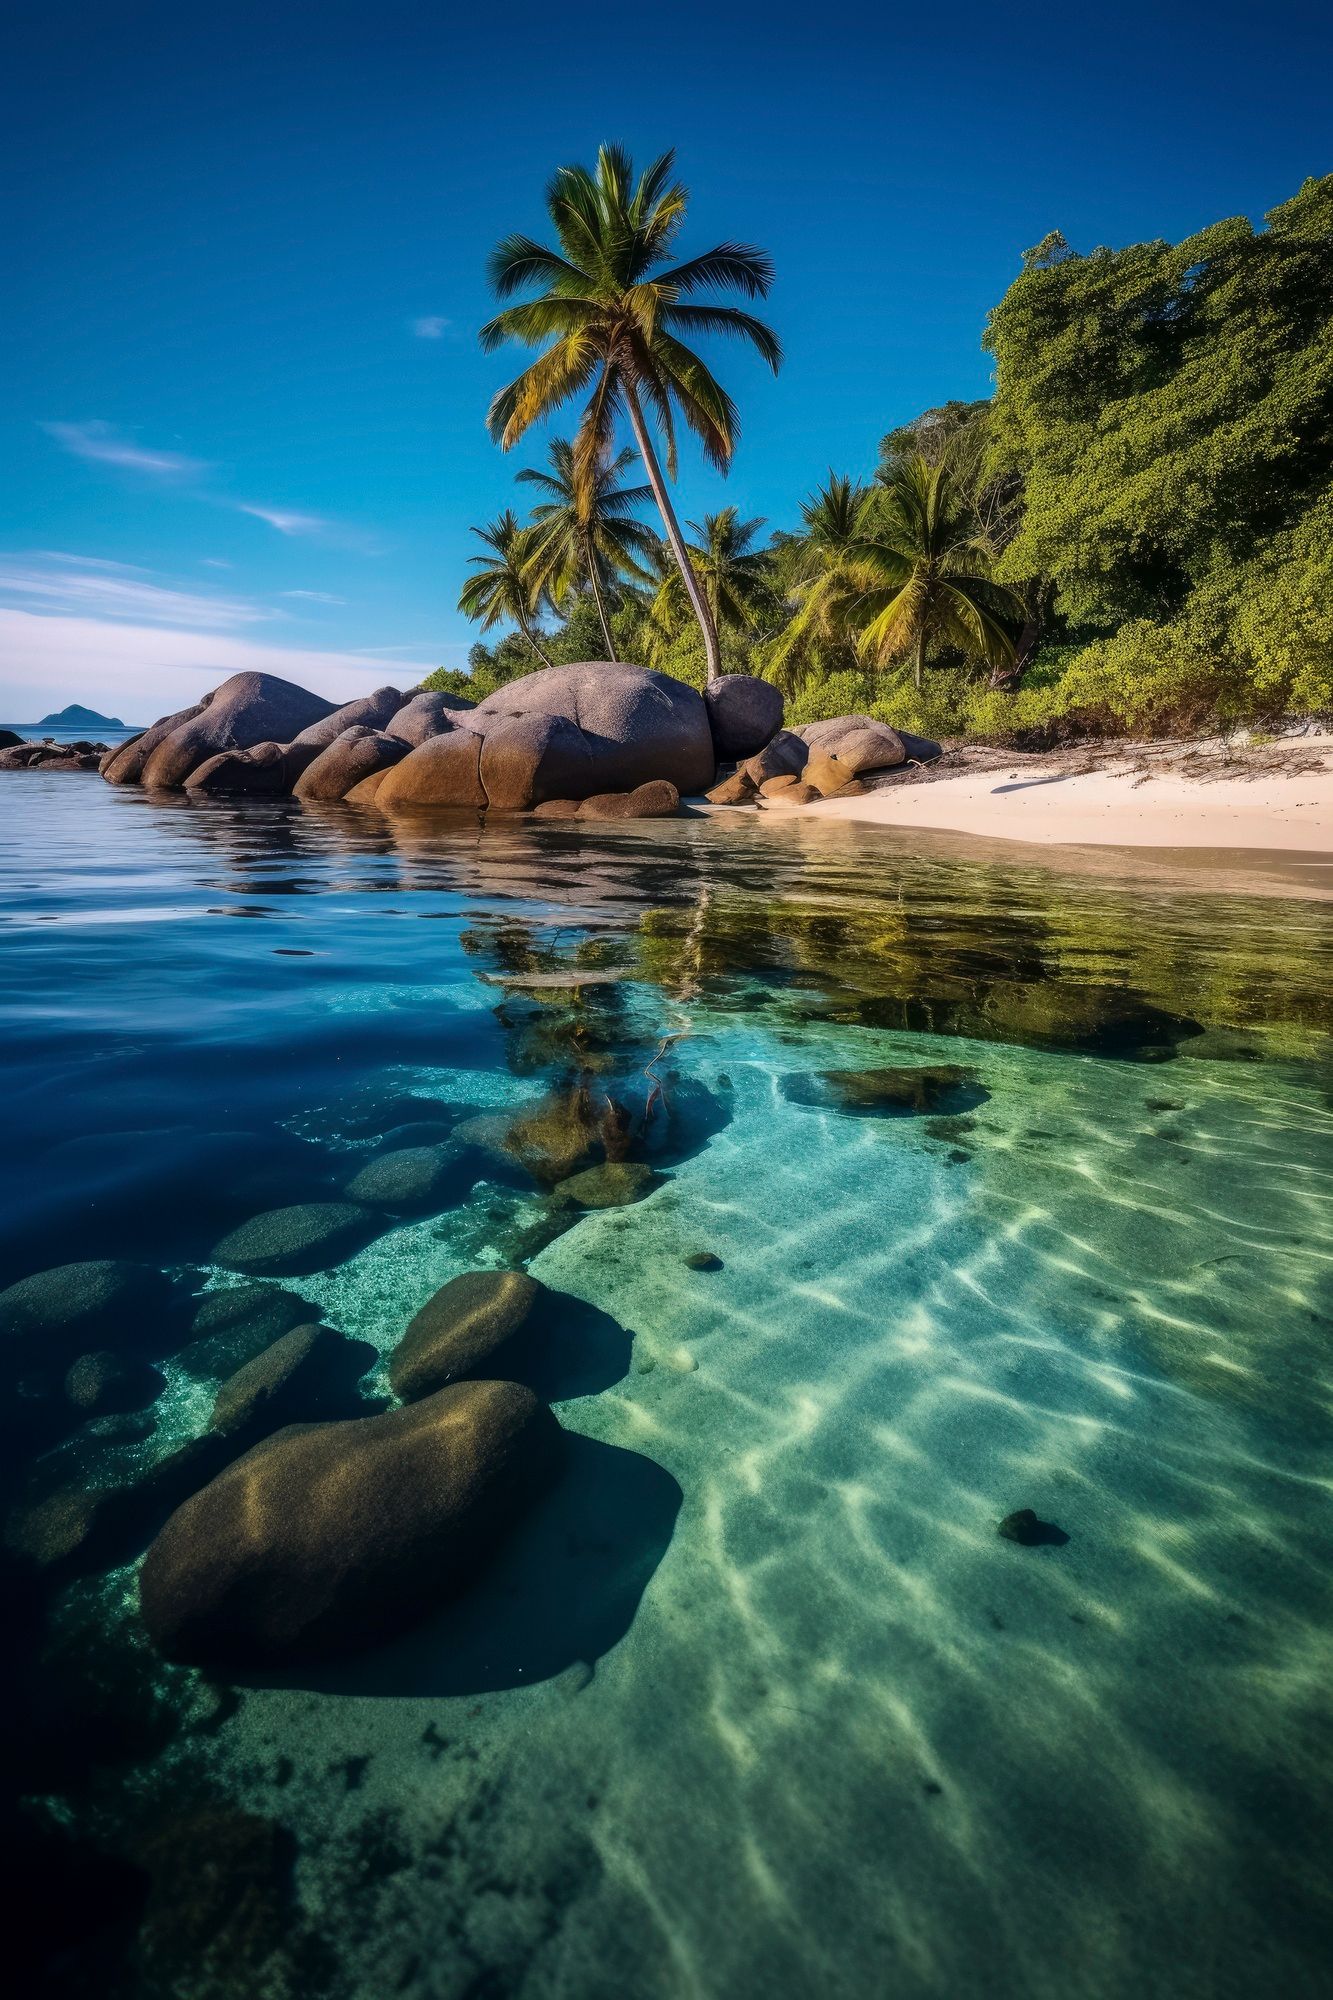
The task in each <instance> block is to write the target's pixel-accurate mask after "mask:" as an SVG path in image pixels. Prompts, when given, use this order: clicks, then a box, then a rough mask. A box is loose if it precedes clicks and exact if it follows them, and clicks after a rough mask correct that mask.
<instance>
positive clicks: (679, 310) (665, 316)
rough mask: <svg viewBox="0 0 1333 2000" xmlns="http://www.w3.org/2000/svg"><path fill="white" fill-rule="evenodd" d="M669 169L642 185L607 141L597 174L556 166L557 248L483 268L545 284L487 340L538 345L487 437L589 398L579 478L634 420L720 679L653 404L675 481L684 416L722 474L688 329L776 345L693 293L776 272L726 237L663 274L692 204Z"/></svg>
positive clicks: (505, 285)
mask: <svg viewBox="0 0 1333 2000" xmlns="http://www.w3.org/2000/svg"><path fill="white" fill-rule="evenodd" d="M674 164H675V155H674V154H673V153H664V154H663V155H662V157H661V158H660V159H658V160H654V162H653V164H652V165H651V166H650V167H649V168H648V169H647V170H646V172H644V173H643V174H642V175H640V177H639V179H638V180H637V182H636V181H635V179H634V166H633V162H632V161H631V159H630V157H629V155H628V154H627V153H626V152H625V151H624V150H623V148H621V147H619V146H603V147H602V148H601V150H600V151H599V153H598V155H597V169H596V172H595V173H590V172H589V171H588V169H587V168H586V167H561V168H560V169H559V171H558V172H557V173H556V174H555V176H554V178H553V179H552V181H551V183H550V186H549V187H548V189H547V193H546V206H547V211H548V213H549V214H550V217H551V222H552V224H553V226H554V229H555V234H556V239H557V242H558V244H559V248H558V249H552V248H549V247H548V246H547V245H546V244H543V243H537V242H535V241H534V240H533V239H532V238H531V237H528V236H507V237H505V239H504V240H503V242H501V243H499V244H497V246H496V248H495V250H494V251H493V253H492V255H491V260H490V266H489V273H490V280H491V284H492V286H493V287H494V289H495V292H496V294H497V296H498V297H500V298H502V299H506V298H509V297H511V296H512V295H513V294H514V293H515V292H518V291H521V290H522V289H523V288H524V287H525V286H528V285H540V286H542V287H543V289H542V290H541V291H540V293H539V294H538V296H537V297H535V298H532V299H528V300H526V301H525V302H524V303H522V304H519V305H512V306H506V307H505V308H504V310H503V311H501V312H499V313H497V314H496V316H495V318H494V319H492V320H490V321H488V323H487V324H486V325H485V326H484V327H483V328H482V329H481V336H480V337H481V344H482V346H483V347H484V348H485V349H486V350H487V352H490V351H491V350H492V349H494V348H497V347H500V346H501V345H503V343H504V342H505V341H506V340H520V341H523V342H524V343H525V344H526V345H527V346H529V347H541V348H543V349H544V352H543V353H542V354H540V355H539V356H538V358H537V360H535V361H534V362H532V363H531V365H530V366H529V367H527V368H525V369H524V371H523V373H522V374H521V375H519V376H518V377H517V378H516V379H515V380H514V381H513V382H511V383H510V384H509V386H508V388H505V389H502V390H501V391H500V392H499V394H498V395H497V396H496V397H495V399H494V401H493V402H492V404H491V408H490V414H489V417H488V423H489V425H490V430H491V435H492V436H493V437H494V438H496V439H497V440H498V441H499V443H500V444H501V446H502V447H503V448H504V449H505V450H506V451H508V450H509V448H510V446H511V445H514V444H516V443H517V442H518V440H519V438H521V437H522V436H523V433H524V432H525V431H526V430H527V429H528V428H529V426H530V425H531V424H533V423H536V422H537V421H538V420H539V419H540V418H543V417H546V416H549V415H550V413H551V412H552V411H553V410H556V409H558V408H559V407H560V406H561V405H562V404H563V403H566V402H567V401H568V400H569V398H570V397H571V396H582V395H584V394H585V393H586V394H587V395H588V396H589V401H588V403H587V406H586V408H585V410H584V414H583V418H582V422H581V423H580V426H579V432H578V436H577V439H576V444H575V456H576V470H577V473H578V476H579V478H580V479H588V478H589V477H590V474H591V469H592V468H593V467H594V466H595V465H596V463H597V461H598V459H599V458H600V457H602V456H604V455H605V454H606V453H607V451H608V450H609V447H610V444H611V440H612V436H613V434H614V428H615V422H616V419H617V417H618V416H619V415H620V414H621V412H622V411H623V413H624V415H625V416H626V417H627V418H628V419H629V424H630V428H631V429H632V431H633V433H634V441H635V444H636V445H637V446H638V451H639V456H640V458H641V459H642V460H643V466H644V471H645V472H646V473H647V475H648V483H649V485H650V486H651V487H652V489H653V496H654V498H655V499H656V501H657V505H658V508H659V509H660V511H661V515H662V523H663V526H664V527H665V529H666V534H667V539H668V541H669V542H670V543H671V547H672V551H673V553H674V554H675V558H676V562H677V564H678V566H679V568H680V574H681V580H682V582H683V584H684V587H685V590H686V593H687V595H688V597H689V600H690V604H691V606H692V608H693V611H694V615H695V617H696V618H697V619H698V621H699V627H700V630H701V631H702V633H703V636H704V650H705V654H706V656H707V660H708V671H709V673H710V674H715V673H717V672H718V671H719V670H720V668H721V656H720V653H719V648H718V639H717V633H716V631H715V630H714V627H713V621H712V618H711V616H710V614H709V608H708V604H707V601H706V599H705V597H704V594H703V592H702V590H701V589H700V587H699V584H698V581H697V579H696V578H695V575H694V572H693V570H692V569H691V568H690V564H689V559H688V557H687V555H686V553H685V541H684V537H683V536H682V534H681V531H680V523H679V522H678V520H677V519H676V514H675V509H674V508H673V506H672V504H671V496H670V494H669V492H668V490H667V485H666V479H665V478H664V477H663V473H662V468H661V465H660V464H659V462H658V457H657V451H656V448H655V447H654V444H653V441H652V438H651V436H650V434H649V427H648V421H647V417H646V415H645V405H646V406H647V408H648V409H649V410H650V411H651V412H652V415H653V417H654V418H655V420H656V425H657V428H658V430H659V431H660V433H661V437H662V440H663V442H664V444H665V447H666V473H667V477H669V478H673V479H674V477H675V475H676V433H675V416H676V412H677V411H679V413H680V415H681V416H682V417H683V418H684V420H685V422H686V423H687V424H688V425H689V427H690V429H691V430H692V431H694V433H695V434H696V436H697V437H698V438H699V440H700V443H701V444H702V446H703V450H704V456H705V457H706V458H707V459H708V460H709V462H710V463H711V464H712V465H715V466H716V467H717V468H718V469H719V471H724V472H725V470H726V468H727V466H728V465H729V464H730V462H731V457H732V454H733V452H734V451H735V448H736V438H737V433H738V428H739V424H738V418H737V412H736V406H735V404H734V403H733V402H732V400H731V397H730V396H729V395H728V394H727V392H726V390H725V389H724V388H723V387H722V385H721V383H719V382H718V381H717V380H716V379H715V377H714V376H713V375H712V373H711V372H710V370H709V369H708V368H707V366H706V365H705V364H704V362H703V361H702V360H701V358H700V357H699V355H698V354H696V353H695V351H694V349H693V348H692V347H690V346H689V345H688V344H687V341H686V339H685V338H682V336H689V335H692V334H706V333H720V334H726V335H729V336H730V337H732V338H733V339H739V340H742V341H746V342H748V343H749V344H750V345H751V346H752V347H754V348H755V349H756V350H757V351H758V353H759V354H761V355H762V356H763V358H764V360H765V361H767V362H768V364H769V366H770V367H771V368H772V369H773V370H774V372H775V373H776V371H777V368H778V366H779V364H780V362H781V359H782V349H781V347H780V345H779V343H778V339H777V335H776V334H775V333H774V332H773V330H772V328H771V327H768V326H766V325H765V324H764V322H763V321H762V320H759V319H756V318H754V317H753V315H752V314H750V313H748V312H744V311H742V310H741V308H740V307H738V306H732V305H718V304H715V303H705V304H698V305H696V304H694V303H692V301H693V299H694V296H695V294H696V293H699V292H710V291H711V292H717V291H722V290H726V289H734V290H736V291H739V292H742V293H743V294H744V295H745V296H746V297H747V298H751V299H753V298H763V297H766V296H767V293H768V289H769V286H770V285H771V284H772V282H773V266H772V262H771V260H770V259H769V258H768V257H767V256H766V255H765V254H764V253H763V251H760V250H755V249H752V248H750V247H749V246H748V245H746V244H744V243H719V244H717V245H716V246H715V247H714V248H713V249H711V250H706V251H705V252H704V253H703V254H702V256H698V257H691V258H688V259H687V260H686V261H685V262H684V263H680V264H675V265H669V266H667V267H666V268H662V267H663V266H664V264H666V259H667V257H668V255H669V253H670V252H671V249H672V246H673V244H674V242H675V239H676V237H677V235H678V234H679V231H680V226H681V224H682V222H683V221H684V218H685V210H686V207H687V204H688V200H689V196H688V193H687V191H686V189H685V188H684V187H683V186H682V185H681V183H680V182H679V181H674V180H672V178H671V176H672V173H673V170H674Z"/></svg>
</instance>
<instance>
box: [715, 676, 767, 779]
mask: <svg viewBox="0 0 1333 2000" xmlns="http://www.w3.org/2000/svg"><path fill="white" fill-rule="evenodd" d="M704 702H705V704H706V705H707V708H708V720H709V723H710V724H711V725H712V730H713V741H714V743H715V744H716V745H717V754H718V760H719V762H721V763H724V764H725V763H727V762H729V761H731V760H732V759H735V758H740V757H753V756H754V754H755V752H756V751H758V750H762V749H763V747H764V745H765V743H769V742H771V741H772V739H773V737H775V736H776V735H777V733H778V731H779V729H781V727H782V695H781V692H780V691H779V690H778V689H777V688H775V687H774V685H773V683H772V681H761V680H759V679H758V678H757V677H756V676H755V675H753V674H719V675H718V676H717V677H716V679H714V680H711V681H709V683H708V685H707V687H706V688H705V689H704Z"/></svg>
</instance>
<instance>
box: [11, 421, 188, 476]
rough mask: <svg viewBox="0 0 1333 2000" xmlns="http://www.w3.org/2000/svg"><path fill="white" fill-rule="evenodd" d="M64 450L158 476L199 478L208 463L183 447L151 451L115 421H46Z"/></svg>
mask: <svg viewBox="0 0 1333 2000" xmlns="http://www.w3.org/2000/svg"><path fill="white" fill-rule="evenodd" d="M42 429H43V430H44V431H45V432H46V434H47V436H48V437H53V438H54V439H55V441H56V443H57V444H58V445H59V446H60V447H61V449H62V451H67V452H70V453H72V455H73V456H74V457H75V458H91V459H95V460H96V461H97V462H98V463H99V464H101V465H118V466H121V467H123V468H124V469H125V470H126V471H127V472H143V473H147V474H149V475H150V476H151V477H153V478H155V479H197V478H198V477H199V476H200V475H201V474H202V473H204V472H207V470H208V467H207V465H206V464H205V463H204V461H203V460H202V459H199V458H187V457H186V456H185V454H184V453H183V452H179V451H150V450H148V449H147V447H145V446H144V445H140V444H135V443H134V441H133V439H131V438H127V437H124V436H122V435H121V433H120V432H118V431H117V430H116V429H115V428H114V426H113V425H111V424H104V423H101V422H92V423H86V424H43V425H42Z"/></svg>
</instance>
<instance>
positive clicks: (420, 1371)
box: [389, 1271, 546, 1403]
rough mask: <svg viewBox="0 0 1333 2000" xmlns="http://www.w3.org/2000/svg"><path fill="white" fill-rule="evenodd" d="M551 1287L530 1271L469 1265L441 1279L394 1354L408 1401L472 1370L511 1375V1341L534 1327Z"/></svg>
mask: <svg viewBox="0 0 1333 2000" xmlns="http://www.w3.org/2000/svg"><path fill="white" fill-rule="evenodd" d="M545 1297H546V1287H545V1286H544V1285H541V1284H538V1282H537V1280H536V1279H535V1278H530V1277H529V1276H528V1274H527V1272H526V1271H465V1272H464V1273H463V1275H462V1276H461V1277H458V1278H451V1279H450V1280H449V1283H448V1284H447V1285H441V1287H440V1289H439V1291H438V1292H436V1293H435V1295H434V1297H433V1298H430V1299H428V1300H427V1301H426V1303H425V1305H424V1306H423V1307H422V1308H421V1311H420V1312H419V1313H418V1314H417V1315H416V1317H415V1318H414V1319H413V1320H412V1321H411V1322H410V1324H409V1325H408V1328H407V1331H406V1333H405V1334H404V1335H403V1337H402V1339H401V1340H400V1341H399V1343H398V1345H397V1347H396V1348H395V1349H394V1351H393V1353H392V1355H391V1356H390V1358H389V1383H390V1386H391V1387H392V1389H393V1391H394V1393H395V1394H396V1395H398V1396H401V1397H402V1399H403V1401H404V1402H405V1403H411V1402H415V1401H416V1400H417V1399H418V1397H421V1396H432V1395H434V1394H435V1392H436V1390H438V1389H443V1388H445V1387H446V1386H447V1384H449V1383H450V1382H461V1381H463V1380H465V1379H466V1378H467V1377H469V1376H478V1375H492V1376H494V1375H506V1374H508V1373H509V1372H510V1369H509V1367H508V1366H507V1350H508V1348H509V1345H510V1343H511V1342H513V1341H515V1340H516V1339H517V1338H518V1336H519V1335H521V1334H523V1333H524V1332H525V1330H527V1329H528V1328H530V1326H531V1323H532V1320H533V1316H534V1314H536V1313H537V1312H538V1310H539V1308H540V1306H541V1302H542V1300H543V1299H544V1298H545Z"/></svg>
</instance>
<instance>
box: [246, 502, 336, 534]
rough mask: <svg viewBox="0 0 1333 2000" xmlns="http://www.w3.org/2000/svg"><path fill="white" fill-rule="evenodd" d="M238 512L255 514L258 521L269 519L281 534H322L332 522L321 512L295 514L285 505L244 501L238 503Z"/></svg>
mask: <svg viewBox="0 0 1333 2000" xmlns="http://www.w3.org/2000/svg"><path fill="white" fill-rule="evenodd" d="M236 511H237V513H238V514H253V515H254V518H255V519H256V521H267V522H268V525H269V526H270V528H276V529H277V531H278V533H279V534H280V535H322V534H323V533H325V531H326V530H327V529H328V528H329V526H330V523H329V522H328V521H326V520H324V518H323V517H322V515H319V514H294V513H292V512H290V511H289V510H288V509H287V508H284V507H252V506H250V505H248V504H247V503H246V502H244V501H238V502H237V503H236Z"/></svg>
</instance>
